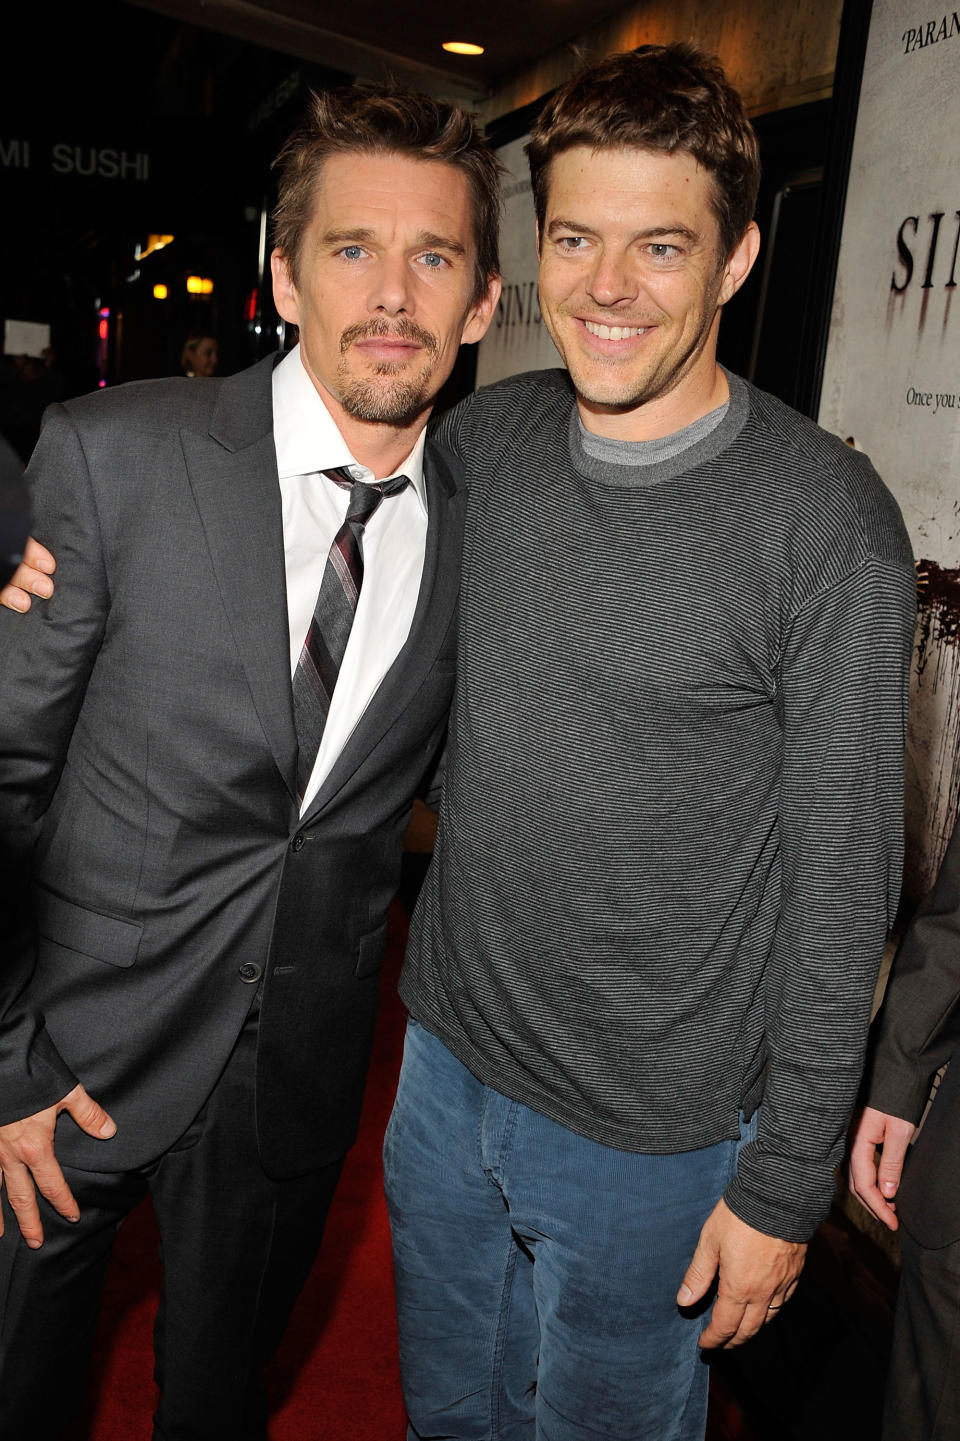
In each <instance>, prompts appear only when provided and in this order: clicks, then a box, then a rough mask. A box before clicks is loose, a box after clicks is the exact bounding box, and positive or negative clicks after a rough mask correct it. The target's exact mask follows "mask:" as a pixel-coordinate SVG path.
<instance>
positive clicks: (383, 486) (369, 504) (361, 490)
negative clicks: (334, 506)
mask: <svg viewBox="0 0 960 1441" xmlns="http://www.w3.org/2000/svg"><path fill="white" fill-rule="evenodd" d="M324 475H326V476H328V477H329V478H330V480H332V481H334V482H335V483H336V484H337V485H339V486H340V488H341V489H342V490H349V491H350V502H349V504H348V506H347V514H346V520H347V521H355V522H356V523H357V524H358V525H366V523H367V521H368V520H369V519H370V517H371V516H372V515H373V512H374V511H375V510H376V509H377V506H378V505H379V504H380V502H381V501H382V500H383V499H384V497H385V496H388V495H399V494H400V492H401V490H405V489H406V488H407V486H408V485H409V484H410V479H409V477H408V476H406V475H394V476H392V477H391V478H390V480H384V481H374V482H372V483H368V482H367V481H365V480H354V479H353V478H352V476H351V475H350V472H349V471H348V470H347V469H346V468H345V467H342V466H341V467H336V468H335V469H333V470H326V471H324Z"/></svg>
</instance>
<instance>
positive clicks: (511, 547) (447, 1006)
mask: <svg viewBox="0 0 960 1441" xmlns="http://www.w3.org/2000/svg"><path fill="white" fill-rule="evenodd" d="M730 386H731V400H730V405H729V408H728V410H727V413H726V414H725V416H724V417H723V419H722V421H721V422H720V424H719V425H718V426H716V428H715V429H713V430H712V431H711V433H710V434H708V435H707V436H706V437H704V438H702V439H700V440H699V441H696V442H695V443H694V444H693V446H692V447H690V448H688V449H686V450H684V451H683V452H682V453H681V454H679V455H675V456H673V457H671V458H668V459H666V460H664V461H662V462H661V463H659V464H655V465H653V466H643V467H637V468H633V467H624V466H622V465H617V464H612V463H609V462H605V461H604V460H602V459H598V458H596V457H594V456H592V455H589V454H587V453H586V452H585V451H584V449H583V445H582V442H581V440H580V431H579V427H578V425H577V423H576V410H575V404H574V399H573V393H572V390H571V388H570V383H569V380H568V378H567V377H566V376H565V375H564V373H563V372H561V371H545V372H536V373H530V374H527V375H524V376H519V377H516V378H514V379H512V380H508V381H505V382H503V383H501V384H499V385H497V386H493V387H490V388H489V389H487V390H485V391H480V392H479V393H478V394H476V395H475V396H472V397H470V398H469V399H468V400H467V401H465V402H464V403H463V404H462V405H461V406H459V407H458V408H457V409H456V410H455V411H453V412H452V413H451V414H450V415H449V416H447V417H445V418H444V419H443V420H442V421H441V423H440V426H439V427H438V434H437V438H438V439H439V440H441V441H442V442H443V443H445V444H446V445H448V446H450V447H451V448H452V449H453V450H455V451H456V452H457V454H458V455H459V456H460V457H461V459H462V461H463V463H464V465H465V467H466V470H467V476H468V483H469V486H470V499H469V505H468V515H467V529H466V537H465V549H464V576H463V585H462V594H461V619H460V625H461V634H460V655H459V672H458V681H457V689H456V698H455V703H454V711H453V716H452V719H451V730H450V738H449V743H448V753H447V768H446V778H445V788H444V796H443V803H442V811H441V826H440V833H439V839H438V847H437V853H436V856H435V860H434V863H433V866H432V868H431V871H430V873H429V876H428V879H427V882H426V885H425V888H424V892H423V895H422V897H421V902H420V907H419V910H418V913H417V917H416V919H415V922H414V926H413V931H412V934H411V941H410V947H409V951H408V960H407V963H406V966H405V969H404V973H403V977H402V981H401V993H402V995H403V997H404V999H405V1001H406V1003H407V1005H408V1006H409V1008H410V1010H411V1012H412V1013H413V1014H414V1015H415V1016H416V1017H417V1018H418V1019H419V1020H420V1021H421V1022H422V1023H423V1024H424V1025H425V1026H426V1027H427V1028H428V1029H429V1030H431V1031H432V1032H434V1033H435V1034H436V1035H437V1036H439V1037H440V1038H441V1039H442V1040H443V1041H444V1042H445V1044H446V1045H447V1046H448V1047H449V1048H450V1050H451V1051H452V1052H453V1053H454V1054H455V1055H456V1056H457V1057H458V1058H459V1059H460V1060H461V1061H462V1062H463V1063H464V1064H465V1065H466V1066H467V1067H468V1068H469V1069H470V1070H471V1071H472V1072H473V1073H474V1074H475V1075H476V1076H478V1077H479V1078H480V1079H481V1080H483V1081H484V1082H486V1083H487V1084H489V1085H491V1086H493V1087H494V1088H496V1089H497V1090H499V1091H500V1092H502V1093H504V1094H506V1095H508V1096H510V1097H512V1098H514V1099H516V1100H519V1101H521V1102H523V1103H525V1104H526V1105H528V1106H531V1107H533V1108H534V1109H536V1110H538V1111H540V1112H541V1113H542V1114H544V1115H547V1116H549V1117H551V1118H552V1119H554V1120H556V1121H558V1122H560V1123H561V1124H563V1125H565V1126H568V1127H569V1128H571V1129H572V1130H574V1131H577V1132H579V1133H582V1134H583V1135H586V1136H588V1137H591V1138H592V1139H594V1140H596V1141H600V1142H603V1143H605V1144H607V1145H611V1146H615V1147H620V1148H623V1149H626V1150H635V1151H649V1152H674V1151H683V1150H689V1149H692V1148H695V1147H700V1146H706V1145H711V1144H713V1143H714V1142H717V1141H719V1140H722V1139H724V1138H727V1137H732V1136H735V1135H737V1134H738V1112H739V1110H740V1109H741V1108H744V1109H746V1111H747V1112H748V1114H749V1113H750V1112H751V1111H752V1109H753V1108H754V1107H755V1105H756V1104H757V1102H758V1100H760V1099H761V1097H762V1107H761V1113H760V1128H759V1134H758V1137H757V1139H756V1141H755V1142H753V1143H751V1144H750V1145H749V1146H747V1147H745V1148H744V1150H743V1151H742V1153H741V1158H740V1164H739V1168H738V1174H737V1177H736V1179H735V1180H734V1182H733V1183H732V1185H731V1187H730V1189H729V1191H728V1193H727V1196H726V1199H727V1202H728V1204H729V1205H730V1207H731V1208H732V1209H733V1210H734V1211H735V1212H736V1214H737V1215H739V1216H740V1217H741V1218H742V1219H743V1220H744V1221H746V1222H747V1223H748V1224H750V1225H752V1226H755V1227H757V1228H758V1229H760V1230H763V1231H766V1232H768V1233H770V1234H773V1235H779V1236H782V1237H784V1238H786V1239H795V1240H802V1239H805V1238H806V1237H807V1236H808V1235H809V1234H810V1232H811V1231H812V1230H813V1229H814V1227H815V1226H816V1224H817V1222H818V1221H819V1219H820V1217H821V1216H822V1215H823V1213H824V1211H825V1209H826V1206H827V1204H828V1201H829V1196H830V1193H831V1189H832V1169H833V1166H834V1165H835V1163H836V1161H837V1159H838V1157H839V1154H840V1152H841V1149H842V1143H843V1135H844V1131H845V1127H846V1124H847V1119H848V1116H849V1111H850V1108H851V1106H852V1103H853V1099H854V1095H855V1091H856V1087H857V1082H858V1078H859V1073H860V1068H861V1065H862V1057H863V1048H864V1040H865V1035H866V1028H867V1022H868V1015H869V1009H870V1001H871V997H872V993H873V986H874V981H875V976H876V971H877V965H878V962H879V958H880V954H881V950H882V947H883V942H884V937H885V934H886V931H887V929H888V926H889V923H890V920H891V918H892V916H893V912H894V909H895V907H896V903H897V897H898V891H899V884H900V867H901V853H902V799H903V779H902V775H903V745H904V730H905V720H906V707H907V687H908V670H909V657H910V651H911V643H912V636H913V624H914V611H915V590H914V573H913V566H912V557H911V553H910V546H909V542H908V540H907V536H906V533H905V530H904V527H903V522H902V520H901V517H900V514H899V511H898V509H897V506H896V504H895V502H894V501H893V499H892V497H891V496H890V494H889V492H888V491H887V490H886V489H885V487H884V486H883V484H882V482H881V481H880V480H879V478H878V476H877V475H876V473H875V471H874V470H873V468H872V467H871V465H870V464H869V462H868V461H867V460H866V458H865V457H864V456H863V455H861V454H858V453H856V452H855V451H853V450H851V449H850V448H848V447H846V446H844V445H843V444H842V443H841V442H839V441H838V440H836V439H835V438H834V437H832V436H829V435H827V434H826V433H825V432H824V431H822V430H820V429H819V428H818V427H817V426H815V425H814V424H813V423H812V422H810V421H809V420H806V419H804V418H803V417H801V416H799V415H797V414H796V413H795V412H793V411H792V410H790V409H789V408H788V407H787V406H785V405H783V404H782V403H781V402H779V401H777V400H775V399H773V398H772V397H770V396H768V395H764V394H763V393H762V392H760V391H757V390H756V389H754V388H753V387H751V386H748V385H747V384H746V383H745V382H743V381H741V380H738V379H737V378H736V377H733V376H731V377H730Z"/></svg>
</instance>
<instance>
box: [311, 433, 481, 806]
mask: <svg viewBox="0 0 960 1441" xmlns="http://www.w3.org/2000/svg"><path fill="white" fill-rule="evenodd" d="M423 473H424V480H425V482H426V489H427V515H428V526H427V546H426V553H425V555H424V560H423V577H422V579H421V582H420V594H419V596H418V599H417V606H416V610H415V611H414V615H413V621H412V623H411V626H410V634H409V635H408V637H407V639H406V641H405V643H404V645H403V647H402V648H401V650H400V652H399V654H398V655H397V657H396V659H395V660H394V662H393V665H392V666H391V667H390V669H389V670H388V671H387V674H386V675H385V676H384V678H383V680H382V681H381V683H380V686H379V688H378V690H377V692H376V694H375V695H374V697H373V699H372V700H371V702H370V704H369V705H368V706H367V709H366V711H365V712H364V714H363V715H362V716H361V718H360V720H359V721H358V722H357V725H356V726H355V728H354V730H353V732H352V734H351V736H350V738H349V739H348V741H347V743H346V745H345V746H344V748H343V750H342V751H341V752H340V755H339V756H338V757H337V759H336V761H335V762H334V764H333V767H332V768H331V770H330V774H329V775H328V776H327V778H326V780H325V781H324V782H323V784H322V785H321V786H320V789H319V790H318V792H317V794H316V796H315V797H314V800H313V802H312V803H311V805H310V807H309V808H308V810H307V812H306V814H305V816H304V821H310V820H312V819H313V818H314V817H315V816H316V815H317V813H318V812H319V811H321V810H323V808H324V806H326V805H328V804H329V803H330V801H331V800H332V799H333V797H334V796H335V795H336V794H337V792H338V791H339V790H340V789H341V788H342V787H343V785H344V784H345V783H346V782H347V781H348V780H349V779H350V777H351V776H352V775H353V774H354V773H355V772H356V771H357V769H358V768H359V766H360V765H361V764H362V762H363V761H364V760H365V758H366V757H367V756H368V755H369V754H370V752H371V751H372V750H373V748H374V746H376V745H377V744H378V742H379V741H380V740H382V738H383V736H384V735H385V734H386V732H387V731H388V730H389V729H390V727H391V726H393V725H396V724H397V722H398V720H399V719H400V717H401V716H402V715H403V712H404V710H405V709H406V707H407V705H408V704H409V702H410V700H411V699H412V697H413V696H414V695H415V694H416V691H417V690H418V688H419V687H420V686H421V685H422V684H423V681H424V680H425V678H426V676H427V674H428V672H429V670H430V668H431V666H432V665H433V663H434V661H435V660H436V657H437V652H438V650H439V648H440V644H441V642H442V641H443V638H444V636H445V635H446V632H447V627H448V625H449V623H450V619H451V616H452V614H453V611H454V608H455V606H456V603H457V596H458V595H459V591H460V543H461V535H462V529H463V509H464V504H465V498H466V497H465V492H464V490H463V487H462V485H460V484H458V482H457V481H456V480H455V479H454V476H453V474H452V472H451V470H450V468H449V466H448V465H447V462H446V460H445V459H444V456H443V453H442V452H441V451H440V449H439V448H438V447H437V446H435V445H433V444H432V443H431V442H429V441H428V442H427V447H426V450H425V452H424V470H423Z"/></svg>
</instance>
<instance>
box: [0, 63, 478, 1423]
mask: <svg viewBox="0 0 960 1441" xmlns="http://www.w3.org/2000/svg"><path fill="white" fill-rule="evenodd" d="M281 164H282V170H281V185H280V201H279V205H278V208H277V213H276V217H275V220H276V240H277V248H276V250H275V251H274V254H273V261H272V263H273V278H274V293H275V298H276V301H277V306H278V309H279V311H280V313H281V314H282V315H283V316H284V317H285V318H286V319H287V320H288V321H290V322H292V323H294V324H296V325H297V326H299V330H300V344H299V346H298V348H297V350H296V351H295V352H293V353H292V354H290V355H289V356H286V357H284V358H283V359H282V360H281V361H280V363H279V364H277V365H276V366H275V360H276V359H277V357H270V358H268V359H267V360H265V361H263V362H261V363H260V364H259V365H257V366H254V367H253V368H252V369H251V370H248V371H246V372H244V373H242V374H240V375H237V376H234V377H231V378H229V379H226V380H222V381H220V380H214V381H211V382H210V384H209V385H204V386H193V385H190V384H189V383H188V382H187V381H185V380H183V379H178V380H172V381H155V382H148V383H145V384H137V385H132V386H124V387H120V388H119V389H117V390H115V391H108V392H104V393H102V394H100V395H95V396H90V397H85V398H83V399H81V400H77V401H72V402H70V403H69V404H67V405H63V406H58V407H56V408H55V409H54V410H52V411H51V413H50V414H49V415H48V417H47V421H46V424H45V427H44V432H43V436H42V439H41V442H40V444H39V447H38V449H37V451H36V453H35V456H34V458H33V461H32V463H31V467H30V472H31V476H32V478H33V481H34V486H35V511H34V520H35V527H36V532H37V535H38V537H39V538H40V539H41V540H42V541H43V542H44V543H45V544H47V545H49V546H50V547H51V549H52V550H53V551H54V552H55V554H56V555H57V558H58V560H59V563H60V566H59V571H58V583H57V587H56V594H55V596H54V598H53V599H52V600H51V602H50V603H49V605H46V606H43V607H36V608H35V609H34V611H33V612H32V613H31V614H30V615H29V616H28V617H27V618H26V619H23V618H20V617H16V616H14V615H12V614H9V613H7V612H4V614H3V616H2V617H0V673H2V674H3V676H4V685H5V690H6V695H7V700H6V701H5V703H4V704H3V705H2V706H0V756H2V777H3V779H2V783H0V834H2V837H3V839H2V857H0V859H2V874H4V875H5V876H6V877H7V879H8V885H9V889H8V893H7V896H6V914H7V915H8V916H14V915H15V916H16V920H15V922H14V924H13V925H12V927H11V926H10V924H9V923H8V927H7V929H8V933H9V931H10V930H11V929H12V930H13V932H14V934H13V937H12V940H11V943H10V945H9V946H8V948H7V954H6V957H5V960H4V963H3V966H2V969H0V1096H2V1103H0V1165H2V1172H3V1191H4V1195H3V1206H4V1213H3V1219H4V1223H5V1224H4V1233H3V1238H2V1242H0V1433H2V1434H3V1436H4V1438H5V1441H22V1438H26V1437H31V1438H36V1437H38V1436H44V1437H48V1436H49V1437H52V1436H54V1435H56V1434H57V1428H58V1425H59V1419H60V1418H59V1416H58V1414H57V1412H58V1409H59V1408H60V1406H61V1404H62V1403H64V1402H66V1401H68V1400H69V1399H71V1398H73V1397H74V1396H75V1391H76V1386H77V1385H78V1384H79V1381H80V1379H81V1377H82V1374H83V1369H84V1365H85V1360H86V1355H87V1351H88V1341H89V1338H90V1334H91V1331H92V1327H93V1322H94V1317H95V1311H96V1304H97V1298H98V1295H99V1290H100V1286H101V1283H102V1278H103V1273H104V1269H105V1266H106V1262H107V1259H108V1256H109V1252H110V1248H111V1244H112V1241H113V1237H114V1235H115V1233H116V1230H117V1228H118V1226H119V1225H120V1223H121V1222H122V1220H123V1218H124V1216H125V1215H126V1214H127V1213H128V1212H129V1210H130V1209H131V1208H132V1207H133V1206H134V1205H135V1204H136V1202H137V1201H138V1200H139V1199H140V1198H141V1197H142V1196H143V1195H144V1194H145V1193H146V1192H147V1191H149V1192H150V1193H151V1194H152V1197H153V1204H154V1208H155V1210H156V1213H157V1220H158V1223H159V1227H160V1232H161V1240H162V1251H163V1259H164V1271H165V1274H164V1285H163V1294H162V1298H161V1308H160V1314H159V1317H158V1322H157V1331H156V1358H157V1376H158V1379H159V1382H160V1386H161V1400H160V1405H159V1410H158V1413H157V1416H156V1421H155V1433H154V1434H155V1436H156V1437H157V1438H163V1441H173V1438H188V1437H189V1438H194V1437H195V1438H201V1437H202V1438H204V1441H211V1438H214V1437H221V1436H222V1437H230V1438H231V1441H233V1438H240V1437H244V1438H247V1437H262V1436H264V1435H265V1425H266V1420H265V1414H264V1404H263V1396H262V1388H261V1384H260V1379H261V1370H262V1364H263V1362H264V1360H265V1359H266V1357H267V1355H268V1354H269V1352H270V1351H271V1350H272V1348H273V1346H274V1345H275V1343H276V1342H277V1340H278V1339H279V1337H280V1335H281V1333H282V1331H283V1329H284V1326H285V1324H286V1320H287V1317H288V1315H289V1311H290V1309H291V1307H292V1304H293V1301H294V1299H295V1297H296V1295H297V1293H298V1291H299V1289H300V1287H301V1284H302V1282H303V1280H304V1278H305V1276H306V1274H307V1271H308V1270H309V1267H310V1265H311V1263H312V1261H313V1258H314V1255H315V1253H316V1249H317V1246H318V1244H319V1240H320V1234H321V1230H322V1226H323V1220H324V1216H325V1213H326V1209H327V1206H328V1203H329V1200H330V1196H331V1194H332V1191H333V1188H334V1186H335V1184H336V1180H337V1177H338V1175H339V1171H340V1165H341V1160H342V1157H343V1154H344V1152H345V1150H346V1149H347V1148H348V1147H349V1145H350V1144H351V1142H352V1140H353V1137H354V1134H355V1130H356V1124H357V1118H358V1114H359V1110H360V1102H361V1094H362V1089H363V1081H364V1075H365V1070H366V1063H367V1057H368V1053H369V1047H370V1040H371V1033H372V1026H373V1018H374V1010H375V1006H376V997H377V988H378V975H377V972H378V970H379V967H380V963H381V960H382V952H383V943H384V931H385V922H386V911H387V906H388V903H389V900H390V898H391V896H392V895H393V893H394V891H395V889H396V884H397V880H398V874H399V867H400V856H401V844H402V838H403V833H404V829H405V825H406V821H407V817H408V815H409V811H410V807H411V803H412V798H413V795H414V791H415V789H416V787H417V785H418V783H419V782H420V781H421V779H422V777H423V776H424V773H425V772H426V771H427V769H428V767H429V766H430V764H431V762H432V759H433V758H434V757H435V755H436V752H437V750H438V748H439V746H440V743H441V740H442V736H443V732H444V727H445V721H446V713H447V708H448V704H449V700H450V695H451V689H452V684H453V673H454V648H455V622H454V618H455V613H456V602H457V590H458V579H459V549H460V533H461V518H462V506H463V492H462V490H461V489H460V487H459V484H458V480H457V475H456V473H455V472H454V471H453V470H452V469H451V467H450V465H449V464H448V462H447V460H446V459H445V458H444V454H443V452H442V451H440V450H439V449H438V448H436V447H434V446H433V445H431V444H429V443H427V444H425V442H424V425H425V422H426V419H427V416H428V414H429V412H430V408H431V405H432V402H433V398H434V397H435V395H436V394H437V391H438V390H439V388H440V386H441V384H442V383H443V381H444V380H445V379H446V377H447V375H448V374H449V372H450V370H451V368H452V365H453V362H454V359H455V356H456V353H457V349H458V347H459V345H460V343H461V341H474V340H477V339H479V337H480V336H481V335H482V334H483V332H484V330H485V329H486V326H487V324H488V323H489V320H490V317H491V313H492V310H493V307H494V306H495V304H496V300H497V297H498V294H499V281H498V279H497V221H498V167H497V163H496V161H495V160H494V158H493V156H492V154H491V153H490V152H489V151H488V150H487V149H486V147H485V145H484V143H483V142H482V140H481V139H480V136H479V133H478V131H477V129H476V127H475V125H474V123H473V122H472V120H471V119H470V118H469V117H468V116H466V115H465V114H464V113H463V112H462V111H459V110H457V109H456V108H454V107H451V106H449V105H446V104H443V103H440V102H435V101H432V100H429V99H426V98H424V97H416V96H404V95H400V94H390V93H387V92H377V91H370V90H362V89H361V90H355V91H349V92H346V93H344V94H342V95H340V96H339V97H330V96H325V97H319V98H316V99H315V102H314V105H313V107H312V111H311V115H310V117H309V120H308V122H307V123H306V125H305V127H304V129H303V130H302V131H301V132H299V133H298V134H297V135H296V136H294V137H293V138H292V139H291V140H290V142H288V144H287V146H286V147H285V149H284V152H283V153H282V156H281ZM332 470H334V471H335V472H336V473H335V475H334V477H333V478H330V477H329V475H328V474H327V473H328V472H330V471H332ZM401 474H402V476H403V477H404V478H406V480H408V482H409V483H408V484H405V485H404V484H402V483H400V482H399V481H398V484H397V485H396V486H393V485H390V484H387V482H389V481H390V480H391V478H393V479H396V478H398V477H399V476H401ZM380 482H384V483H385V484H384V486H383V494H382V495H381V494H380V492H379V491H378V490H377V488H376V487H377V486H379V484H380ZM394 490H396V491H397V493H392V494H391V493H389V492H392V491H394ZM375 506H376V508H374V507H375ZM348 507H349V509H348ZM345 516H346V519H345ZM361 544H362V563H363V565H365V569H363V570H362V571H361V570H360V565H361V562H360V561H359V560H358V556H357V550H358V548H359V546H360V545H361ZM328 555H329V559H328ZM331 575H332V576H333V579H334V580H335V582H336V585H337V586H339V590H338V591H336V593H335V594H332V593H331V591H330V589H329V586H328V579H329V578H330V577H331ZM321 577H323V580H322V583H321ZM361 579H362V584H361ZM357 590H359V596H357ZM318 591H319V600H318ZM345 604H347V605H348V608H349V609H350V610H352V609H353V606H354V604H355V618H354V617H353V616H350V617H349V618H348V620H347V621H346V623H345V622H344V605H345ZM315 607H316V608H315ZM311 617H313V621H311ZM350 621H352V628H350ZM308 627H309V628H310V637H311V640H310V641H309V642H308V644H307V646H305V647H304V654H303V655H301V646H302V645H303V637H304V636H305V635H307V632H308ZM344 627H345V628H344ZM331 631H338V633H339V637H340V639H339V642H335V640H334V639H331ZM345 633H348V635H349V639H347V640H346V641H345V652H344V654H343V657H342V667H341V669H340V671H339V678H337V673H336V659H335V655H334V653H335V652H336V650H337V644H339V645H340V646H341V648H342V646H343V644H344V634H345ZM325 646H327V647H328V648H329V650H330V654H327V655H325V654H324V647H325ZM298 657H299V659H298ZM331 665H333V673H332V679H331V675H330V666H331ZM291 677H293V679H291ZM334 681H336V687H335V690H334V687H333V682H334ZM304 686H306V690H304ZM331 693H332V701H330V694H331ZM327 706H328V713H327V714H326V715H325V724H324V717H323V715H322V712H323V711H325V710H326V709H327ZM318 707H319V708H320V709H319V712H318ZM28 889H30V890H32V897H33V902H32V905H31V906H30V907H29V909H28V908H26V907H25V906H22V907H19V909H17V908H18V905H19V902H20V900H21V898H22V897H23V896H25V895H26V894H27V893H28ZM38 1192H39V1198H38V1195H37V1193H38ZM38 1202H39V1204H38ZM53 1376H56V1378H57V1380H56V1385H53V1384H51V1379H50V1378H51V1377H53Z"/></svg>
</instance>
